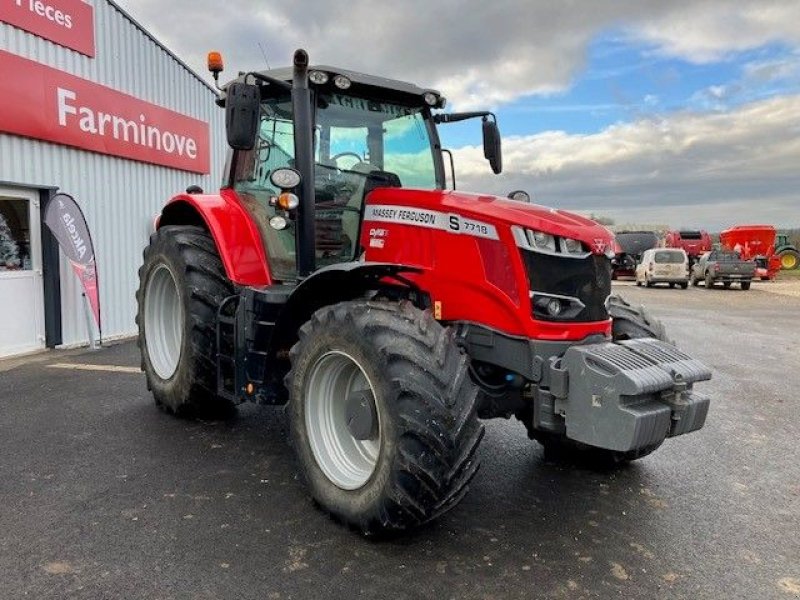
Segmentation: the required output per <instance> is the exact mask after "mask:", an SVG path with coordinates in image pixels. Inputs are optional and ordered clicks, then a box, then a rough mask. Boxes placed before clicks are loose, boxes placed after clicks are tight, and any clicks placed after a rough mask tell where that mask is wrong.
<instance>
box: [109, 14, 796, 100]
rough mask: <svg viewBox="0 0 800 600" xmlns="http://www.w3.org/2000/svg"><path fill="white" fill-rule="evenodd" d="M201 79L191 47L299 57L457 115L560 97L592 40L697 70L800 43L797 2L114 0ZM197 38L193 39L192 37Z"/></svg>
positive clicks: (253, 59) (229, 54)
mask: <svg viewBox="0 0 800 600" xmlns="http://www.w3.org/2000/svg"><path fill="white" fill-rule="evenodd" d="M122 5H123V6H124V7H126V8H127V9H129V10H130V11H131V12H132V14H133V16H134V17H135V18H137V19H139V20H141V21H142V22H143V23H144V24H145V25H146V26H147V27H148V28H150V29H151V30H152V31H153V32H154V33H155V34H156V36H157V37H158V38H159V39H161V40H163V41H164V42H165V43H166V44H167V45H168V46H169V47H170V48H171V49H173V50H174V51H176V53H177V54H178V55H179V56H181V57H183V58H185V59H186V60H187V62H188V63H189V64H190V65H191V66H192V67H194V68H195V69H196V70H198V71H199V72H204V57H205V51H207V50H210V49H212V48H203V47H201V46H200V45H199V43H198V38H200V39H202V40H207V42H206V43H208V44H210V45H213V46H214V48H213V49H217V50H221V51H222V52H224V53H225V55H226V58H227V63H228V65H229V67H230V69H231V71H232V72H235V71H238V70H249V69H262V68H264V66H265V65H264V59H263V57H262V54H261V50H260V48H259V43H260V44H261V45H262V46H263V47H264V48H265V50H266V53H267V56H268V60H269V61H270V63H271V65H272V66H273V67H275V66H281V65H286V64H288V63H289V61H290V59H291V53H292V51H293V50H294V49H295V48H296V47H305V48H306V49H308V50H309V52H310V54H311V58H312V61H314V62H318V63H319V62H321V63H324V64H334V65H341V66H343V67H347V68H352V69H355V70H363V71H365V72H370V73H375V74H382V75H385V76H387V77H395V78H400V79H407V80H411V81H414V82H416V83H418V84H419V85H423V86H431V87H438V88H439V89H441V90H442V91H443V92H444V93H445V95H447V96H448V97H449V98H450V100H451V102H452V103H453V104H456V105H458V107H459V108H462V109H465V108H471V107H474V106H484V107H485V106H490V107H491V106H496V105H499V104H503V103H506V102H510V101H512V100H514V99H516V98H518V97H520V96H525V95H530V94H536V93H538V94H546V93H552V92H555V91H559V90H563V89H566V88H567V87H568V86H569V85H570V82H571V81H572V80H573V79H574V78H575V77H576V76H577V74H578V73H579V72H580V70H581V69H582V68H583V65H584V62H585V60H586V52H587V47H588V45H589V44H590V43H591V41H592V40H593V39H595V38H596V37H597V35H598V34H599V33H602V32H604V31H606V30H609V29H617V30H619V29H621V30H623V31H624V32H625V33H626V35H628V36H630V37H631V38H632V39H635V40H639V41H642V42H644V43H645V44H647V45H648V46H649V47H651V48H652V49H653V50H654V51H656V52H659V53H662V54H668V55H672V56H680V57H682V58H685V59H687V60H690V61H694V62H705V61H709V60H717V59H719V58H721V57H724V56H725V55H726V54H727V53H729V52H735V51H740V50H746V49H750V48H756V47H759V46H761V45H763V44H766V43H768V42H784V43H787V44H790V45H800V3H799V2H797V0H781V1H777V0H773V1H769V0H740V1H739V2H737V3H736V5H735V6H733V5H732V4H731V3H730V2H729V1H728V0H704V1H698V0H672V1H671V2H663V1H662V0H585V1H584V2H583V3H578V2H520V1H519V0H495V1H493V2H485V1H483V0H480V1H478V0H459V1H455V0H442V1H441V2H429V1H428V0H406V1H405V2H388V1H387V2H377V1H375V0H352V1H351V2H348V3H347V5H345V6H343V5H341V4H339V3H335V2H329V1H328V0H302V1H296V2H270V3H264V2H261V1H260V0H238V1H231V2H228V3H226V4H225V5H224V6H222V5H220V3H219V2H217V1H215V0H172V1H171V2H170V3H169V10H165V6H164V3H163V1H162V0H123V1H122ZM199 32H201V34H202V35H200V36H199V35H198V33H199Z"/></svg>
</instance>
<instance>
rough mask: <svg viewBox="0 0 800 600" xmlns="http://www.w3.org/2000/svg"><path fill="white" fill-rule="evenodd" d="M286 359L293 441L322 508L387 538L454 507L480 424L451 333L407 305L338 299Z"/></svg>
mask: <svg viewBox="0 0 800 600" xmlns="http://www.w3.org/2000/svg"><path fill="white" fill-rule="evenodd" d="M291 362H292V370H291V372H290V373H289V375H288V376H287V387H288V388H289V391H290V400H289V405H288V414H289V429H290V437H291V441H292V445H293V447H294V450H295V452H296V454H297V457H298V461H299V463H300V468H301V470H302V472H303V475H304V477H305V479H306V481H307V483H308V486H309V488H310V491H311V495H312V497H313V498H314V500H316V502H317V503H318V504H319V505H320V506H321V507H322V508H323V509H324V510H326V511H327V512H329V513H330V514H331V515H332V516H333V517H334V518H336V519H337V520H340V521H342V522H344V523H346V524H347V525H349V526H351V527H353V528H355V529H357V530H359V531H361V532H363V533H365V534H387V533H392V532H398V531H402V530H405V529H409V528H412V527H416V526H418V525H421V524H423V523H426V522H428V521H430V520H432V519H434V518H435V517H437V516H439V515H441V514H442V513H444V512H446V511H447V510H449V509H451V508H453V507H454V506H455V505H456V504H458V502H459V501H460V500H461V498H462V497H463V496H464V494H465V493H466V491H467V488H468V484H469V482H470V480H471V479H472V477H473V476H474V475H475V473H476V471H477V469H478V459H477V456H476V450H477V448H478V444H479V443H480V440H481V438H482V436H483V425H482V424H481V423H480V421H479V420H478V417H477V412H476V410H477V398H478V389H477V388H476V386H475V385H474V384H473V383H472V381H471V379H470V377H469V374H468V357H467V356H465V355H464V354H463V353H462V352H461V351H460V350H459V348H458V347H457V346H456V345H455V343H454V341H453V336H452V333H451V331H450V330H448V329H445V328H443V327H442V326H441V325H440V324H439V323H438V322H437V321H435V320H434V319H433V318H432V317H431V315H430V313H428V312H423V311H420V310H418V309H417V308H415V307H414V306H413V305H411V304H410V303H408V302H402V303H399V304H398V303H393V302H373V301H369V302H368V301H352V302H343V303H340V304H336V305H333V306H328V307H325V308H322V309H320V310H319V311H317V312H316V313H314V315H313V316H312V318H311V319H310V320H309V321H308V322H307V323H305V324H304V325H303V326H302V327H301V328H300V332H299V341H298V342H297V343H296V344H295V346H294V347H293V348H292V350H291Z"/></svg>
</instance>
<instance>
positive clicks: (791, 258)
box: [778, 249, 800, 271]
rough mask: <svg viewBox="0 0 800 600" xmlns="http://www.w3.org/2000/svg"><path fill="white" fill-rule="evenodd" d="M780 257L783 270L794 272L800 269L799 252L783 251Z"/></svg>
mask: <svg viewBox="0 0 800 600" xmlns="http://www.w3.org/2000/svg"><path fill="white" fill-rule="evenodd" d="M778 256H779V257H780V259H781V269H784V270H786V271H793V270H794V269H797V268H798V267H800V253H798V252H797V250H791V249H787V250H783V251H782V252H781V253H780V254H778Z"/></svg>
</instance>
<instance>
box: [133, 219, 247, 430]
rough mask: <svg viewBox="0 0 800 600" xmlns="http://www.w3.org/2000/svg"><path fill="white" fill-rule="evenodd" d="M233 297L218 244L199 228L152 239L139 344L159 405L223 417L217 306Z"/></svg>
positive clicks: (141, 295) (172, 229)
mask: <svg viewBox="0 0 800 600" xmlns="http://www.w3.org/2000/svg"><path fill="white" fill-rule="evenodd" d="M232 293H233V285H232V284H231V282H230V280H229V279H228V278H227V276H226V274H225V269H224V267H223V266H222V262H221V260H220V258H219V254H218V252H217V248H216V245H215V244H214V240H213V239H212V238H211V236H210V235H209V234H208V233H207V232H206V231H205V230H203V229H201V228H200V227H192V226H166V227H162V228H161V229H159V230H158V231H156V232H155V233H154V234H153V235H152V236H150V245H149V246H147V248H145V250H144V262H143V264H142V266H141V268H140V269H139V290H138V291H137V293H136V300H137V303H138V311H137V315H136V323H137V325H138V327H139V337H138V345H139V349H140V351H141V355H142V370H143V371H144V372H145V375H146V377H147V387H148V389H149V390H151V391H152V393H153V398H154V399H155V402H156V405H157V406H159V407H160V408H162V409H164V410H166V411H167V412H170V413H172V414H175V415H178V416H182V417H220V416H227V415H229V414H231V411H232V404H231V403H229V402H228V401H225V400H223V399H221V398H219V397H218V396H217V363H216V352H217V347H216V322H217V309H218V308H219V305H220V304H221V303H222V301H223V300H224V299H225V298H226V297H228V296H230V295H231V294H232Z"/></svg>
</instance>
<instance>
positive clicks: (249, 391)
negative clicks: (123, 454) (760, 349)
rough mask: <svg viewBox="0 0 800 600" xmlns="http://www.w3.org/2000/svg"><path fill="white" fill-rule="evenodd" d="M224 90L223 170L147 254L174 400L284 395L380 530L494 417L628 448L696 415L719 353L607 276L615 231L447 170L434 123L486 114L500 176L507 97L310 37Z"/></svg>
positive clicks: (354, 521) (412, 519)
mask: <svg viewBox="0 0 800 600" xmlns="http://www.w3.org/2000/svg"><path fill="white" fill-rule="evenodd" d="M212 54H213V53H212ZM212 58H213V59H214V60H212V61H210V67H211V69H212V72H213V73H214V75H215V78H216V76H217V75H218V74H219V72H220V71H221V70H222V65H221V61H220V60H219V57H218V55H217V56H212ZM220 89H221V94H220V97H219V100H218V104H219V105H220V106H223V107H224V108H225V111H226V130H227V140H228V144H229V146H230V152H229V154H228V159H227V163H226V167H225V172H224V183H223V186H222V189H221V190H220V191H219V193H214V194H204V193H203V192H202V191H201V190H200V189H199V188H197V187H193V188H189V190H188V191H187V193H185V194H179V195H177V196H175V197H174V198H172V199H171V200H170V201H169V202H168V203H167V204H166V206H165V207H164V209H163V211H162V213H161V216H160V218H159V220H158V224H157V230H156V232H155V233H154V234H153V236H152V237H151V239H150V244H149V246H148V247H147V248H146V249H145V251H144V264H143V265H142V267H141V269H140V270H139V277H140V286H139V291H138V293H137V300H138V315H137V323H138V327H139V345H140V347H141V354H142V369H143V370H144V372H145V373H146V376H147V383H148V386H149V388H150V389H151V390H152V393H153V396H154V397H155V402H156V404H157V405H158V406H159V407H161V408H162V409H164V410H165V411H167V412H169V413H173V414H175V415H178V416H197V415H204V416H207V415H211V414H220V413H222V414H225V413H229V411H230V410H231V407H233V406H234V405H236V404H239V403H242V402H246V401H253V402H258V403H262V404H272V405H285V406H286V412H287V418H288V428H289V434H290V440H291V443H292V445H293V447H294V450H295V453H296V456H297V463H298V466H299V470H300V471H301V472H302V474H303V476H304V478H305V480H306V482H307V484H308V487H309V490H310V493H311V495H312V496H313V498H314V499H315V500H316V501H317V503H318V504H319V505H320V506H321V507H322V508H323V509H324V510H326V511H328V512H329V513H330V514H331V515H332V516H334V517H335V518H336V519H337V520H339V521H341V522H344V523H345V524H347V525H349V526H351V527H353V528H355V529H357V530H359V531H361V532H363V533H366V534H387V533H392V532H398V531H401V530H405V529H408V528H412V527H415V526H418V525H420V524H423V523H426V522H428V521H430V520H432V519H434V518H436V517H437V516H438V515H441V514H442V513H444V512H446V511H448V510H449V509H451V508H453V507H454V506H455V505H456V504H457V503H458V502H459V501H460V500H461V498H462V497H463V496H464V494H465V493H466V491H467V488H468V485H469V483H470V480H471V479H472V478H473V476H474V475H475V473H476V471H477V469H478V464H479V455H478V453H477V449H478V445H479V443H480V441H481V437H482V436H483V425H482V423H481V419H486V418H493V417H506V418H507V417H510V416H515V417H516V418H518V419H519V420H521V421H522V423H523V424H524V425H525V427H526V428H527V430H528V434H529V436H530V437H531V438H532V439H534V440H537V441H538V442H540V443H541V444H543V445H544V447H545V450H546V451H547V452H562V451H564V452H569V453H570V455H571V454H572V453H576V454H577V455H580V456H586V457H593V459H598V458H601V459H603V460H608V461H610V462H614V463H616V462H625V461H630V460H633V459H636V458H640V457H642V456H645V455H647V454H649V453H650V452H653V451H654V450H655V449H656V448H658V447H659V446H660V445H661V444H662V443H663V442H664V440H665V439H666V438H668V437H674V436H677V435H682V434H685V433H689V432H691V431H694V430H697V429H699V428H701V427H702V426H703V423H704V421H705V419H706V414H707V412H708V407H709V398H708V397H707V396H705V395H703V394H701V393H699V392H696V391H694V390H693V384H694V383H695V382H698V381H703V380H707V379H709V378H710V377H711V373H710V372H709V370H708V369H707V368H706V367H705V366H704V365H702V364H701V363H699V362H698V361H696V360H694V359H692V358H690V357H689V356H687V355H686V354H685V353H683V352H682V351H680V350H679V349H677V348H676V347H675V346H674V345H673V344H671V343H669V342H668V341H667V340H666V338H665V335H664V330H663V327H662V326H661V324H660V323H658V322H657V321H654V320H653V319H651V318H650V317H649V316H648V314H647V313H646V312H644V311H643V310H641V309H638V310H637V309H635V308H633V307H631V306H630V305H628V304H627V303H625V302H624V301H623V300H621V299H620V298H616V297H614V296H612V295H611V258H612V257H613V238H612V236H611V234H610V233H609V231H608V230H606V229H605V228H604V227H601V226H599V225H597V224H596V223H594V222H593V221H590V220H588V219H585V218H583V217H581V216H578V215H575V214H570V213H568V212H564V211H560V210H552V209H548V208H545V207H541V206H536V205H533V204H527V203H522V202H516V201H513V200H509V199H504V198H499V197H495V196H490V195H475V194H466V193H462V192H457V191H455V190H452V189H448V188H449V186H448V184H447V180H446V176H445V161H444V160H443V151H442V147H441V145H440V142H439V135H438V133H437V127H438V126H439V125H443V124H446V123H451V122H454V121H461V120H465V119H471V118H476V119H480V120H481V121H482V128H483V149H484V154H485V157H486V158H487V159H488V162H489V164H490V165H491V168H492V170H493V171H494V172H495V173H499V172H500V171H501V151H500V136H499V132H498V128H497V124H496V121H495V119H494V116H493V115H492V114H491V113H488V112H469V113H445V112H442V111H441V109H443V108H444V106H445V99H444V98H443V97H442V96H441V95H440V94H439V93H438V92H436V91H434V90H430V89H424V88H419V87H417V86H415V85H412V84H409V83H404V82H400V81H393V80H389V79H384V78H382V77H375V76H370V75H363V74H361V73H355V72H351V71H347V70H344V69H340V68H334V67H327V66H314V67H312V66H309V61H308V55H307V54H306V53H305V52H304V51H302V50H298V51H297V52H296V53H295V55H294V64H293V67H292V68H287V69H276V70H270V71H265V72H250V73H246V74H241V75H240V76H239V77H238V78H237V79H236V80H235V81H233V82H231V83H228V84H227V85H225V86H224V87H223V88H220Z"/></svg>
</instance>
